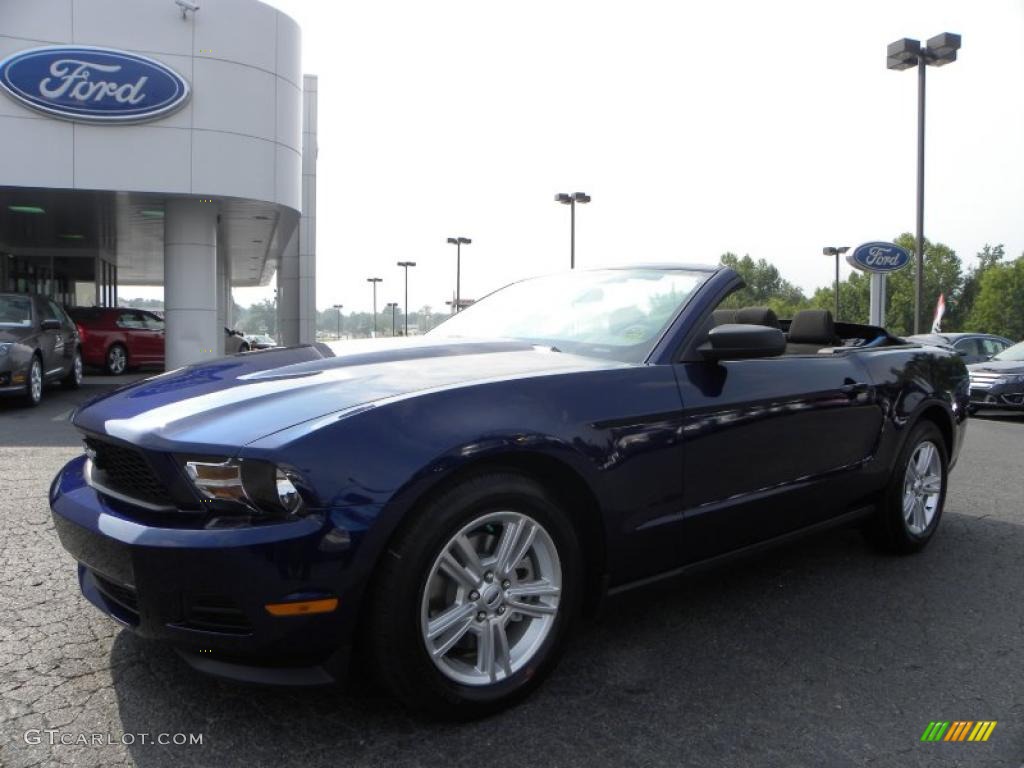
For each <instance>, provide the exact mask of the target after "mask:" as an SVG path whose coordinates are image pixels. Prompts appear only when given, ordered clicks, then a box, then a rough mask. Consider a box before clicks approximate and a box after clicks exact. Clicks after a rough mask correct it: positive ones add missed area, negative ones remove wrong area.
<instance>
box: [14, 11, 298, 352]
mask: <svg viewBox="0 0 1024 768" xmlns="http://www.w3.org/2000/svg"><path fill="white" fill-rule="evenodd" d="M192 7H194V6H193V4H191V3H187V2H186V3H178V2H175V0H32V2H0V262H2V266H0V290H21V291H36V292H40V293H47V294H49V295H51V296H53V297H54V298H56V299H58V300H60V301H63V302H64V303H67V304H99V305H113V304H115V303H116V300H117V291H118V287H119V286H125V285H163V287H164V306H165V317H166V358H167V366H168V368H173V367H177V366H179V365H184V364H188V363H193V362H197V361H201V360H204V359H208V358H210V357H215V356H217V355H219V354H222V353H223V348H224V347H223V345H224V337H225V334H224V332H223V328H224V326H230V325H231V321H232V318H231V307H232V302H231V290H230V289H231V287H233V286H258V285H267V284H269V282H270V280H271V279H272V277H273V275H274V274H275V273H277V276H278V282H277V284H278V309H279V320H280V335H281V337H282V340H283V341H284V342H285V343H300V342H309V341H312V340H313V337H314V322H315V317H316V310H315V303H314V302H315V280H316V274H315V243H316V225H315V222H316V216H315V205H316V153H317V137H316V78H314V77H310V76H306V77H304V76H303V74H302V71H301V61H300V58H301V56H300V54H301V47H300V33H299V28H298V25H297V24H296V23H295V22H294V21H293V20H292V19H291V18H289V17H288V16H286V15H285V14H283V13H281V12H280V11H277V10H276V9H274V8H272V7H270V6H268V5H265V4H263V3H260V2H257V1H256V0H216V2H209V3H202V4H201V7H199V8H198V10H191V9H190V8H192Z"/></svg>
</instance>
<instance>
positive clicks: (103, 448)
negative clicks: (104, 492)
mask: <svg viewBox="0 0 1024 768" xmlns="http://www.w3.org/2000/svg"><path fill="white" fill-rule="evenodd" d="M85 444H86V446H87V447H88V448H89V449H90V450H91V451H92V452H93V453H94V457H93V460H92V462H93V466H94V467H95V468H96V469H97V470H99V471H100V473H102V475H101V477H100V478H98V481H99V482H102V484H103V485H105V486H107V487H108V488H110V489H111V490H112V491H117V492H118V493H123V494H125V495H126V496H131V497H133V498H136V499H140V500H142V501H146V502H149V503H151V504H164V505H165V504H168V503H169V502H170V501H171V498H170V494H169V493H168V491H167V487H166V486H165V485H164V484H163V483H162V482H161V481H160V478H159V477H157V476H156V473H155V472H153V468H152V467H150V466H149V463H148V462H147V461H146V459H145V457H144V456H143V455H142V453H141V452H140V451H138V450H136V449H135V448H129V447H127V446H122V445H116V444H114V443H108V442H105V441H103V440H97V439H96V438H94V437H87V438H86V439H85Z"/></svg>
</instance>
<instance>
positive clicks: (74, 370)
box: [71, 353, 82, 387]
mask: <svg viewBox="0 0 1024 768" xmlns="http://www.w3.org/2000/svg"><path fill="white" fill-rule="evenodd" d="M71 375H72V376H74V379H75V386H76V387H77V386H78V385H79V384H81V383H82V355H81V353H76V354H75V362H73V363H72V364H71Z"/></svg>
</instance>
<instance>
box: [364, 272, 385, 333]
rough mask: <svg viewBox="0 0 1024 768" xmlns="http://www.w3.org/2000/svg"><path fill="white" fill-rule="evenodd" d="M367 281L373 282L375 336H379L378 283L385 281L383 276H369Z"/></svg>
mask: <svg viewBox="0 0 1024 768" xmlns="http://www.w3.org/2000/svg"><path fill="white" fill-rule="evenodd" d="M366 282H368V283H373V338H375V339H376V338H377V283H383V282H384V278H382V277H368V278H366Z"/></svg>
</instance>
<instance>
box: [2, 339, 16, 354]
mask: <svg viewBox="0 0 1024 768" xmlns="http://www.w3.org/2000/svg"><path fill="white" fill-rule="evenodd" d="M13 346H14V344H12V343H11V342H5V343H4V344H0V357H6V356H7V353H8V352H10V351H11V347H13Z"/></svg>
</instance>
